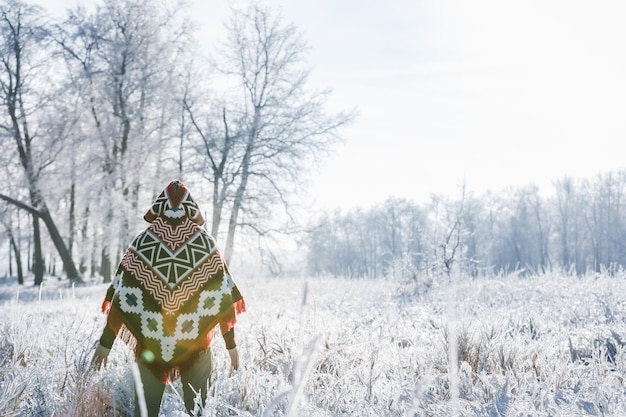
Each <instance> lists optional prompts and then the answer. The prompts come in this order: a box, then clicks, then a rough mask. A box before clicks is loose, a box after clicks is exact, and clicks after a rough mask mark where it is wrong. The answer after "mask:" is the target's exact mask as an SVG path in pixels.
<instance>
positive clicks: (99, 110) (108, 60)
mask: <svg viewBox="0 0 626 417" xmlns="http://www.w3.org/2000/svg"><path fill="white" fill-rule="evenodd" d="M162 6H163V7H154V4H153V3H152V2H151V1H148V0H104V1H103V2H102V3H101V4H97V5H96V6H95V7H94V8H93V9H87V8H85V7H77V8H75V9H73V10H71V11H70V13H69V15H68V18H67V19H66V20H65V21H64V22H62V23H61V24H60V25H59V26H58V27H57V31H56V32H55V39H56V41H57V44H58V45H59V46H60V48H61V50H62V52H63V56H64V58H65V62H66V68H67V77H68V81H69V82H68V88H69V89H71V90H72V92H73V93H74V97H75V101H74V103H75V107H74V110H75V111H76V112H77V113H78V114H79V115H80V119H81V123H80V130H79V131H77V132H76V140H77V143H78V144H79V146H80V148H81V149H82V150H83V151H84V154H83V155H81V156H80V159H81V161H80V162H78V164H79V165H80V166H81V167H82V168H83V169H82V170H81V171H82V172H80V174H76V173H75V174H74V175H81V176H82V178H81V185H82V191H83V193H84V194H83V195H82V198H80V199H78V200H79V201H78V202H80V206H81V207H80V212H81V213H84V220H83V221H84V222H87V223H86V224H87V225H86V226H85V227H87V228H88V229H89V232H88V233H90V234H91V236H92V237H91V240H92V242H93V243H92V253H91V258H92V259H94V258H96V257H97V256H98V253H99V254H100V262H99V264H100V273H101V274H102V275H103V277H104V279H105V280H107V281H108V280H109V279H110V276H111V261H112V259H113V258H114V257H115V256H114V255H117V254H118V253H119V252H120V251H121V250H122V246H123V245H125V244H126V243H125V242H127V241H128V240H129V239H130V237H131V236H132V234H133V233H134V230H135V229H136V227H134V226H133V224H134V223H136V221H137V219H138V218H140V216H139V215H138V214H139V212H140V211H141V210H142V209H143V208H144V207H145V206H147V204H148V201H149V200H150V199H151V198H152V197H154V195H153V194H154V192H155V190H158V189H160V188H161V187H162V186H163V184H164V183H166V181H168V180H170V179H171V177H172V176H174V175H176V170H175V168H176V165H175V164H173V163H169V165H168V161H171V160H172V159H173V157H174V155H175V151H174V150H173V149H174V148H173V147H172V146H171V143H170V142H172V139H173V138H174V137H175V134H176V132H175V128H174V127H175V122H174V120H173V118H174V117H175V115H176V111H175V109H176V100H175V98H174V97H173V96H175V94H172V92H173V91H175V87H176V85H177V80H176V79H174V78H173V77H174V75H175V74H177V73H179V71H178V70H177V68H178V67H177V66H178V65H181V64H182V63H181V60H180V59H179V58H180V55H181V54H182V53H189V52H190V51H188V50H187V49H185V48H186V45H187V42H188V34H187V32H186V25H185V22H184V19H183V18H182V17H181V16H180V15H179V12H181V10H183V9H182V8H180V7H179V5H178V4H170V5H166V4H163V5H162ZM73 164H74V165H76V164H77V163H76V161H73ZM103 202H105V204H103ZM74 230H76V229H74Z"/></svg>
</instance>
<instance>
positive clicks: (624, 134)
mask: <svg viewBox="0 0 626 417" xmlns="http://www.w3.org/2000/svg"><path fill="white" fill-rule="evenodd" d="M48 3H49V4H53V3H64V4H68V5H72V4H75V3H76V1H72V0H50V1H49V2H46V4H48ZM190 3H191V4H192V7H193V8H194V14H193V16H194V17H195V18H196V19H197V20H198V22H199V23H200V24H201V25H203V26H204V30H203V32H202V36H203V38H205V39H204V41H205V42H206V43H207V45H209V44H210V43H212V42H215V37H216V36H218V35H219V34H221V33H222V30H221V22H223V21H225V20H226V19H227V17H228V15H229V7H228V5H229V4H230V3H229V2H228V1H225V0H223V1H217V0H212V1H207V0H192V1H190ZM240 3H241V2H240ZM267 3H268V4H271V5H275V6H278V7H281V8H282V14H283V16H284V18H285V20H286V21H288V22H291V23H294V24H295V25H296V26H298V27H299V28H301V29H302V30H303V31H304V33H305V39H306V40H307V41H308V43H309V45H310V46H311V48H312V50H311V53H310V56H309V57H310V64H311V65H312V67H313V72H312V75H311V85H312V86H313V87H316V88H331V89H332V90H333V93H332V95H331V99H330V101H329V109H330V110H342V109H351V108H353V107H357V108H358V112H359V116H358V118H357V119H356V120H355V122H354V123H353V124H352V125H351V126H349V127H348V128H346V129H344V130H343V132H342V136H343V137H344V139H345V143H344V144H343V145H340V146H339V147H338V148H337V152H336V153H335V154H334V156H333V157H332V158H331V159H330V160H328V162H327V163H326V164H325V165H324V166H322V167H319V168H318V169H317V173H316V175H315V177H314V183H313V186H312V189H311V196H312V198H314V199H315V204H316V205H317V206H318V207H321V208H335V207H341V208H346V209H347V208H350V207H353V206H362V207H367V206H369V205H370V204H373V203H379V202H382V201H384V200H385V199H386V198H387V197H388V196H392V195H393V196H399V197H406V198H409V199H412V200H415V201H417V202H425V201H427V200H428V199H429V197H430V195H431V193H442V194H449V195H454V193H455V192H456V191H457V187H458V185H460V184H461V183H463V182H464V183H465V184H466V186H467V188H468V189H469V190H474V191H477V192H479V193H480V192H483V191H485V190H487V189H491V190H493V191H496V192H497V191H499V190H501V189H502V188H505V187H507V186H522V185H527V184H530V183H534V184H537V185H539V186H540V187H541V189H542V190H543V191H545V192H546V193H549V192H551V183H552V181H554V180H556V179H558V178H560V177H562V176H564V175H570V176H573V177H590V178H591V177H594V176H595V175H597V174H598V173H602V172H607V171H609V170H612V169H622V168H626V46H625V45H624V42H625V41H626V25H625V24H624V22H625V21H626V2H624V1H617V0H616V1H602V0H599V1H591V0H589V1H572V0H541V1H529V0H524V1H507V0H456V1H452V0H391V1H389V0H270V1H268V2H267Z"/></svg>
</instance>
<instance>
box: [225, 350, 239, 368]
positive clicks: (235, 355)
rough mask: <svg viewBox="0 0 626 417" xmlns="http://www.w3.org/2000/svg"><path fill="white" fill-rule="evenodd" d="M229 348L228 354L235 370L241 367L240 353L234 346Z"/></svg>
mask: <svg viewBox="0 0 626 417" xmlns="http://www.w3.org/2000/svg"><path fill="white" fill-rule="evenodd" d="M227 350H228V356H230V367H231V369H232V370H233V371H236V370H237V369H239V353H238V352H237V348H236V347H234V348H232V349H227Z"/></svg>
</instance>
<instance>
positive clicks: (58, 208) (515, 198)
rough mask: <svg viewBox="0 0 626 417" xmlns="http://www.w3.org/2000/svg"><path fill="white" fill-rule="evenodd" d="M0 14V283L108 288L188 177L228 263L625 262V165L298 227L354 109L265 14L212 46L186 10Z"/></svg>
mask: <svg viewBox="0 0 626 417" xmlns="http://www.w3.org/2000/svg"><path fill="white" fill-rule="evenodd" d="M0 9H1V10H0V12H1V19H0V62H1V63H2V65H1V67H0V87H1V88H2V91H3V94H2V100H1V102H0V140H2V144H3V149H4V152H2V154H1V155H0V166H1V167H2V170H3V175H4V177H5V178H8V181H3V182H2V183H0V251H1V254H0V260H4V267H3V269H4V270H0V274H1V275H4V276H7V275H8V276H11V277H14V276H17V277H18V281H19V282H20V283H23V282H24V276H25V275H27V273H30V274H32V275H33V276H34V281H35V284H40V283H41V282H42V279H43V276H44V274H46V273H48V274H51V275H57V276H67V277H68V278H69V279H70V280H71V281H76V282H80V281H82V280H83V279H89V278H92V277H96V278H98V279H100V278H101V279H103V280H104V281H105V282H107V281H109V280H110V279H111V274H112V269H113V268H114V266H115V265H114V263H115V262H117V259H118V257H119V255H120V253H121V252H122V251H123V250H124V249H125V245H127V244H128V242H129V241H130V239H131V238H132V236H133V235H134V234H135V233H136V232H137V231H138V230H139V228H140V227H141V221H138V220H139V219H141V216H142V215H143V213H144V212H145V210H146V209H147V207H148V206H149V204H150V202H151V201H152V199H153V198H154V197H156V195H157V194H158V193H159V192H160V191H161V189H162V188H163V187H164V186H165V184H167V182H169V181H170V180H171V179H176V178H177V179H182V180H183V181H184V182H185V183H187V184H188V185H189V186H190V189H191V190H192V193H193V194H194V195H196V196H201V197H202V198H201V200H202V201H203V202H205V203H206V204H205V205H204V206H203V209H204V210H205V211H206V213H205V218H206V219H207V228H208V229H210V233H211V234H212V235H213V236H216V237H217V238H218V241H219V242H221V243H222V245H223V246H224V254H225V258H226V259H227V260H231V259H232V258H233V254H234V253H235V248H236V247H239V248H241V247H242V246H249V247H252V248H253V249H254V250H255V251H256V254H257V255H258V256H259V258H262V259H263V260H264V261H266V264H268V265H270V270H271V271H272V272H277V273H280V270H281V267H280V262H281V261H282V260H281V259H280V257H277V256H276V255H275V253H274V251H278V250H280V248H279V246H277V245H279V243H278V244H277V243H276V242H284V239H285V237H287V238H288V239H294V240H295V241H296V242H298V244H299V249H298V250H299V251H301V252H302V253H305V254H306V256H305V258H306V262H303V263H302V264H301V265H299V266H298V269H299V271H298V272H299V273H301V274H310V275H333V276H352V277H385V276H390V275H396V276H400V277H403V278H408V279H417V277H418V276H420V277H429V278H428V279H430V278H432V277H434V276H437V275H440V274H441V275H450V273H451V272H452V271H453V270H454V269H455V268H457V269H458V270H459V271H462V272H463V273H467V274H470V275H471V276H478V275H488V274H500V273H511V272H517V273H520V274H528V273H546V272H548V271H565V272H567V273H573V274H579V275H580V274H585V273H588V272H598V271H605V270H606V271H616V270H618V269H620V268H621V267H622V265H624V264H625V263H626V248H625V247H624V227H625V226H624V224H623V223H624V221H623V220H622V219H624V218H626V206H625V201H626V198H625V197H626V171H617V172H615V171H611V172H606V173H602V174H600V175H598V176H597V177H595V178H572V177H567V176H566V177H563V178H555V179H554V182H553V188H552V189H551V190H540V189H539V188H538V187H537V186H535V185H532V184H529V185H527V186H525V187H518V188H513V187H510V188H508V189H505V190H501V191H497V192H487V193H483V194H481V195H478V194H476V193H475V192H472V191H471V190H470V189H469V188H468V187H466V185H464V184H461V185H459V192H458V194H457V195H454V196H447V195H438V194H433V195H432V197H431V199H430V201H428V202H426V203H423V202H421V203H417V202H413V201H409V200H406V199H403V198H401V197H395V198H390V199H388V200H387V201H384V202H380V203H379V204H378V205H375V206H372V207H369V208H354V209H352V210H350V211H347V212H341V211H339V210H337V211H335V212H332V211H327V212H325V213H322V214H321V215H317V213H308V214H307V215H306V216H302V215H301V211H300V215H298V214H297V212H298V210H301V208H299V207H298V197H299V193H300V192H301V190H302V189H305V188H306V185H307V178H308V175H309V174H310V172H311V170H312V169H313V167H315V166H316V164H318V163H320V162H323V161H324V159H325V158H327V157H328V156H329V155H331V153H332V152H333V150H334V149H335V147H336V145H337V144H338V143H339V142H341V140H342V138H341V131H342V128H343V127H344V126H346V125H348V124H349V123H350V122H351V121H353V120H354V119H355V118H356V117H358V115H357V113H356V111H354V110H348V111H345V112H339V113H331V112H328V111H327V109H326V107H327V106H326V103H327V99H328V97H329V94H331V93H330V92H329V91H317V90H315V89H313V88H311V87H310V86H309V82H308V81H309V75H310V71H311V67H310V66H309V64H308V62H307V51H308V44H307V42H306V39H305V37H304V35H303V33H302V32H301V31H300V30H299V29H298V28H297V27H296V26H294V25H293V24H290V23H287V22H285V21H284V20H283V18H282V16H281V14H280V13H279V12H278V11H276V10H273V9H271V8H269V7H267V6H264V5H262V4H252V5H247V6H245V7H239V8H233V9H232V13H231V16H230V19H229V20H228V21H227V22H225V34H226V35H225V37H224V38H223V39H214V40H211V41H210V42H209V43H210V44H211V46H212V47H211V48H209V49H208V50H207V45H206V43H207V42H206V41H207V40H206V39H200V38H199V36H198V32H197V30H196V29H197V24H196V22H194V21H193V20H192V19H191V18H190V16H189V9H188V8H187V7H186V6H185V5H184V4H183V3H180V2H169V3H167V2H166V3H164V4H163V7H153V5H152V4H151V2H150V1H147V0H102V1H99V2H96V3H93V4H90V5H88V6H86V5H82V6H77V7H75V8H73V9H68V10H67V11H66V13H65V15H64V16H62V17H60V18H58V17H54V18H53V17H52V15H50V14H49V13H47V11H46V10H45V9H43V8H41V7H38V6H36V5H33V4H29V3H28V2H26V1H22V0H4V1H2V2H0ZM528 169H532V168H531V167H530V166H529V168H528ZM415 187H428V183H427V182H423V181H418V180H416V181H415ZM303 217H304V218H305V219H306V220H304V221H303V220H302V218H303Z"/></svg>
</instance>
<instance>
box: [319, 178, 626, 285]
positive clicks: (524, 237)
mask: <svg viewBox="0 0 626 417" xmlns="http://www.w3.org/2000/svg"><path fill="white" fill-rule="evenodd" d="M307 246H308V269H309V272H310V273H312V274H331V275H341V276H345V275H348V276H364V277H378V276H389V275H394V276H400V277H403V278H408V279H410V278H417V276H418V275H419V274H422V275H424V274H425V275H427V276H430V277H434V276H437V275H450V274H451V273H456V272H459V271H460V272H462V273H464V274H469V275H471V276H479V275H487V274H498V273H511V272H516V273H519V274H528V273H546V272H548V271H564V272H566V273H571V274H578V275H581V274H586V273H590V272H600V271H609V272H611V273H613V272H615V271H618V270H620V269H622V268H623V267H624V266H625V265H626V171H621V170H620V171H611V172H607V173H603V174H600V175H598V176H597V177H595V178H593V179H584V178H572V177H564V178H561V179H558V180H556V181H554V182H553V190H552V192H551V193H547V195H543V194H542V193H541V192H540V190H539V188H538V187H537V186H535V185H528V186H525V187H519V188H508V189H506V190H504V191H501V192H499V193H493V192H487V193H484V194H483V195H476V194H474V193H470V192H468V191H467V190H466V187H465V186H461V187H459V195H458V196H454V197H449V196H439V195H433V196H432V197H431V199H430V201H429V202H428V203H427V204H417V203H414V202H411V201H408V200H405V199H400V198H391V199H389V200H387V201H385V202H383V203H381V204H379V205H376V206H373V207H372V208H370V209H367V210H363V209H360V208H357V209H354V210H351V211H348V212H345V213H342V212H339V211H336V212H333V213H325V214H324V215H323V216H321V217H320V218H319V219H317V220H316V222H315V224H314V225H312V227H311V229H310V232H309V234H308V237H307Z"/></svg>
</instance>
